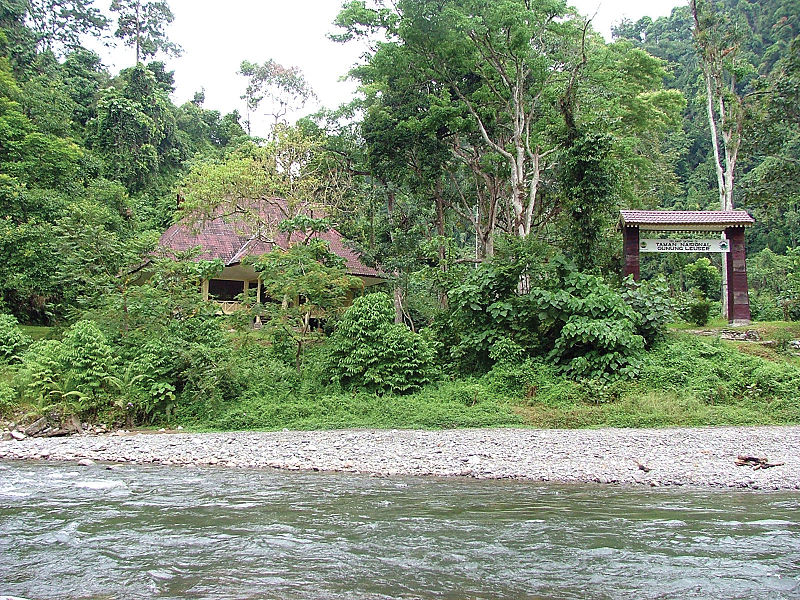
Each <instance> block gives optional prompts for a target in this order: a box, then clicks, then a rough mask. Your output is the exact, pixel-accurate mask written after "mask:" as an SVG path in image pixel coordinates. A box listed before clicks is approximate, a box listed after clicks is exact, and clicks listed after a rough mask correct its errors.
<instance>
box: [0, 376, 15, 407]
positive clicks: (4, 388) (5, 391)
mask: <svg viewBox="0 0 800 600" xmlns="http://www.w3.org/2000/svg"><path fill="white" fill-rule="evenodd" d="M16 402H17V391H16V390H15V389H14V388H13V386H11V384H9V383H6V382H5V381H0V415H7V414H9V413H10V411H11V410H12V409H13V408H14V405H15V404H16Z"/></svg>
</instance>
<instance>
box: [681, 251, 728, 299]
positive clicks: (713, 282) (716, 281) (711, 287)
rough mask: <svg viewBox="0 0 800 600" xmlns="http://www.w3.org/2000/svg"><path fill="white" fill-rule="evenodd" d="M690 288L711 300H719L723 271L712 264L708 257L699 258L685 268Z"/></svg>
mask: <svg viewBox="0 0 800 600" xmlns="http://www.w3.org/2000/svg"><path fill="white" fill-rule="evenodd" d="M683 272H684V273H685V274H686V281H687V283H688V287H689V288H693V289H697V290H700V292H701V293H702V294H703V295H704V296H705V297H706V298H710V299H711V300H719V298H720V295H721V291H722V273H720V271H719V269H718V268H717V267H715V266H714V265H712V264H711V261H710V260H709V259H708V258H706V257H704V256H703V257H701V258H698V259H697V260H696V261H695V262H693V263H690V264H688V265H686V266H685V267H684V268H683Z"/></svg>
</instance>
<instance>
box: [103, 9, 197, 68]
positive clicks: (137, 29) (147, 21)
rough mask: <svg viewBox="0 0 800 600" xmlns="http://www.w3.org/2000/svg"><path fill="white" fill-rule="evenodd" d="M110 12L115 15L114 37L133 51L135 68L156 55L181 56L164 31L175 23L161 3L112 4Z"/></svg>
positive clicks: (177, 47)
mask: <svg viewBox="0 0 800 600" xmlns="http://www.w3.org/2000/svg"><path fill="white" fill-rule="evenodd" d="M111 10H112V11H113V12H116V13H119V16H118V17H117V30H116V32H114V35H115V36H116V37H118V38H119V39H121V40H122V42H123V43H124V44H125V45H126V46H130V47H132V48H135V49H136V63H137V64H138V63H140V62H141V61H143V60H144V59H146V58H148V57H152V56H155V55H156V54H158V53H159V52H163V53H164V54H167V55H170V56H179V55H180V54H181V52H182V50H181V47H180V46H178V45H177V44H175V43H173V42H171V41H170V40H169V39H168V38H167V34H166V32H165V31H164V29H165V28H166V26H167V25H169V24H170V23H172V21H173V20H174V19H175V17H174V16H173V14H172V11H171V10H170V8H169V4H167V2H166V1H165V0H153V1H151V2H142V0H112V2H111Z"/></svg>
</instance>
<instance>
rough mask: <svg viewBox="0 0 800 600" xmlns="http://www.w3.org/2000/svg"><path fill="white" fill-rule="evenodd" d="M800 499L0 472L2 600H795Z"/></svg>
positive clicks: (306, 478) (203, 473)
mask: <svg viewBox="0 0 800 600" xmlns="http://www.w3.org/2000/svg"><path fill="white" fill-rule="evenodd" d="M799 521H800V493H797V492H752V491H750V492H740V491H725V490H707V489H698V488H694V489H688V488H661V489H654V490H651V489H644V488H634V487H611V486H600V485H549V484H548V485H545V484H538V483H531V482H519V481H474V480H467V479H447V478H375V477H368V476H360V475H344V474H332V473H298V472H281V471H270V470H264V471H257V470H238V469H222V468H207V467H206V468H190V467H180V468H179V467H154V466H152V467H146V466H122V467H117V468H114V469H113V470H107V469H105V468H104V466H103V465H94V466H91V467H78V466H75V465H70V464H63V463H48V462H40V463H35V462H2V461H0V557H1V558H0V597H2V596H3V595H5V594H7V595H12V596H23V597H25V598H30V599H51V598H52V599H56V598H57V599H77V598H81V599H88V598H108V599H110V598H115V599H117V598H118V599H139V598H208V599H212V598H213V599H226V598H230V599H246V598H276V599H305V598H322V599H331V598H337V599H338V598H342V599H344V598H347V599H351V598H352V599H361V598H445V599H454V600H455V599H459V600H460V599H477V598H486V599H490V598H491V599H505V598H508V599H515V600H516V599H524V598H539V599H541V598H637V599H639V598H681V599H684V598H769V599H774V598H799V597H800V522H799Z"/></svg>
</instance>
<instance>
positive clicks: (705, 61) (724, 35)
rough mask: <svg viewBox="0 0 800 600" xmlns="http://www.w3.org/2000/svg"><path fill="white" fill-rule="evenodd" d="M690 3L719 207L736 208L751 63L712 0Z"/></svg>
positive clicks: (725, 208)
mask: <svg viewBox="0 0 800 600" xmlns="http://www.w3.org/2000/svg"><path fill="white" fill-rule="evenodd" d="M689 6H690V8H691V10H692V17H693V18H694V37H695V42H696V44H697V49H698V52H699V53H700V59H701V66H702V70H703V78H704V81H705V95H706V98H705V100H706V110H707V113H708V125H709V128H710V130H711V146H712V148H713V158H714V166H715V168H716V174H717V186H718V190H719V199H720V208H721V209H722V210H733V179H734V174H735V170H736V160H737V158H738V156H739V148H740V147H741V144H742V128H743V125H744V95H743V94H742V91H741V87H740V85H741V80H742V75H743V73H746V71H745V69H746V68H747V66H748V65H747V64H746V63H745V62H744V61H743V60H741V58H740V56H739V50H740V42H739V40H738V39H737V35H736V32H735V30H732V29H731V28H729V27H726V26H725V23H724V21H723V16H722V15H721V14H720V13H717V12H716V11H715V10H714V6H713V3H712V0H700V2H699V3H698V0H691V1H690V3H689ZM750 68H751V69H752V67H750Z"/></svg>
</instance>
